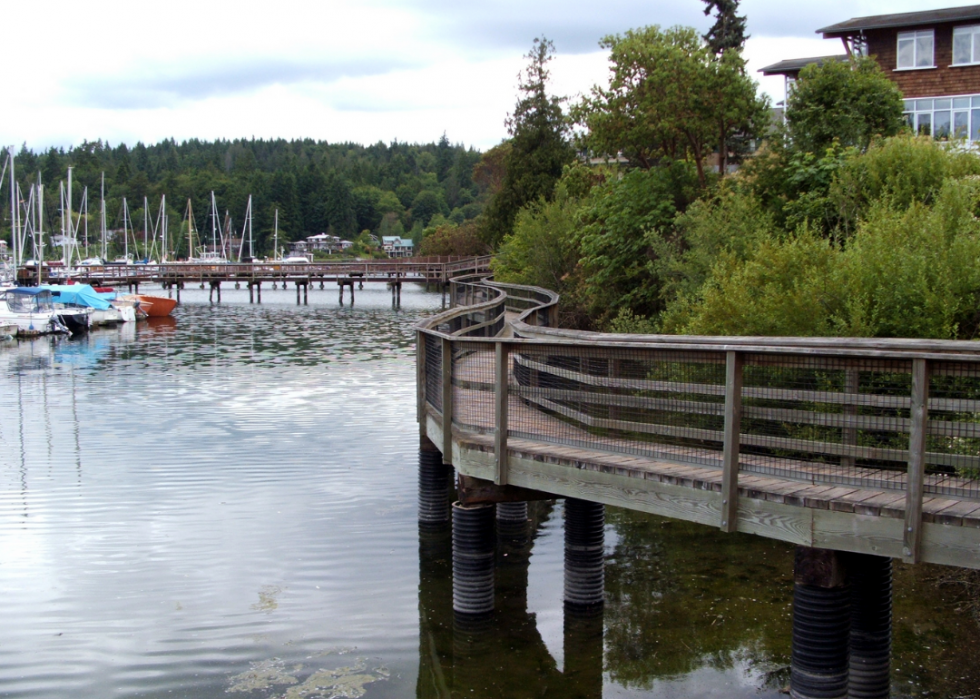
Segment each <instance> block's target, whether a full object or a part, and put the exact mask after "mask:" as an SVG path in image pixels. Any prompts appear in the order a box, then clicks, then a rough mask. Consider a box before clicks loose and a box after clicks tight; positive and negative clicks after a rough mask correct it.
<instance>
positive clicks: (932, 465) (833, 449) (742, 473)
mask: <svg viewBox="0 0 980 699" xmlns="http://www.w3.org/2000/svg"><path fill="white" fill-rule="evenodd" d="M452 301H453V308H452V309H451V310H449V311H447V312H445V313H442V314H439V315H436V316H433V317H431V318H428V319H426V320H424V321H422V322H420V323H419V324H418V325H417V336H418V349H419V352H418V372H419V374H418V376H419V394H418V417H419V421H420V423H421V424H422V426H423V430H425V429H426V425H427V424H428V422H429V418H432V419H434V420H435V422H434V423H433V424H434V425H435V427H436V428H438V430H439V431H440V432H441V434H439V435H438V438H439V439H440V440H441V443H438V442H437V446H439V447H440V448H441V449H442V450H443V454H444V455H450V456H445V458H446V459H447V460H449V459H450V458H452V457H451V455H452V454H453V447H454V443H455V444H456V445H457V447H458V446H459V445H460V444H462V443H467V444H470V445H477V446H478V448H479V449H482V450H483V452H484V453H487V454H492V468H491V470H490V471H489V472H488V474H489V475H490V476H491V477H492V479H493V480H494V481H495V482H496V483H498V484H501V485H505V484H507V483H508V482H509V477H508V459H509V454H510V453H512V452H514V450H515V449H516V448H517V447H516V446H515V445H520V448H521V449H523V450H525V451H527V452H528V453H531V452H533V451H534V450H535V449H537V450H538V451H541V450H544V452H549V450H550V452H551V453H553V454H559V453H561V454H569V453H571V451H570V450H578V452H581V453H583V454H591V455H607V456H604V457H603V458H607V460H608V459H612V460H613V461H615V459H616V458H619V459H623V458H626V457H629V458H628V461H629V460H630V459H631V461H629V463H640V462H643V463H650V464H656V465H657V468H660V469H661V470H663V469H665V468H668V467H671V466H670V465H675V467H678V468H679V467H695V468H696V469H698V470H699V473H700V472H703V473H705V474H707V475H706V476H704V477H705V478H706V480H705V483H707V485H704V486H703V487H704V488H710V489H713V490H714V491H715V492H716V493H717V495H718V502H717V503H715V509H714V510H713V511H714V512H715V515H711V516H716V517H717V519H716V520H715V521H714V523H715V524H716V525H718V526H720V527H721V528H722V529H723V530H726V531H734V530H735V529H737V528H743V529H745V526H747V525H745V524H744V522H741V520H744V519H745V517H746V515H745V513H744V512H740V510H739V502H740V500H743V499H744V497H745V496H744V495H740V492H742V493H744V492H745V491H746V488H748V487H750V486H752V484H754V483H757V482H758V483H761V482H762V481H765V484H764V487H765V488H770V489H772V488H774V487H776V486H779V487H780V488H782V490H781V491H780V492H786V493H789V492H790V491H792V490H793V488H794V487H795V488H796V489H797V490H804V489H809V490H808V491H807V492H808V493H812V494H813V498H809V496H808V497H807V498H804V499H806V500H807V503H809V504H806V505H805V506H806V507H814V508H821V507H822V508H824V509H827V508H829V509H832V510H833V509H837V508H843V509H842V511H846V512H855V513H857V512H868V513H873V514H875V515H878V516H880V517H889V518H891V519H892V520H894V519H896V518H900V519H901V521H902V524H903V526H902V534H901V537H900V541H901V551H900V552H899V553H898V554H897V555H900V556H902V557H903V558H904V559H905V560H907V561H910V562H914V561H917V560H923V555H922V548H923V543H922V541H923V539H922V531H923V528H924V527H923V522H924V521H925V522H929V523H936V522H938V523H946V524H949V523H954V524H955V523H959V524H960V525H961V527H962V525H963V523H964V521H967V520H969V521H970V522H976V518H978V517H980V344H978V343H972V342H957V341H939V340H902V339H896V340H891V339H863V338H841V339H838V338H780V337H771V338H770V337H700V336H657V335H612V334H605V333H592V332H581V331H574V330H567V329H561V328H557V327H555V325H556V323H555V317H556V308H557V302H558V295H557V294H555V293H554V292H551V291H547V290H545V289H540V288H537V287H527V286H520V285H509V284H502V283H498V282H494V281H492V280H490V279H488V278H486V275H482V274H478V275H468V276H467V277H464V278H460V279H454V280H453V282H452ZM504 310H506V312H507V313H511V314H517V315H516V317H512V318H511V320H510V322H509V323H508V324H507V328H506V329H505V328H503V327H502V323H501V320H502V318H503V315H504V313H503V311H504ZM481 444H482V445H483V446H479V445H481ZM474 448H477V447H474ZM617 454H618V455H621V456H620V457H614V456H611V455H617ZM579 458H583V457H579ZM624 463H626V462H624ZM712 473H715V474H717V475H715V476H711V474H712ZM773 484H776V486H774V485H773ZM780 484H782V485H780ZM752 487H754V486H752ZM759 487H760V488H763V486H762V485H760V486H759ZM541 489H544V490H547V487H542V488H541ZM821 489H822V491H821ZM818 491H820V494H822V495H826V496H827V497H826V498H825V499H823V500H820V499H819V498H817V494H818ZM766 497H768V495H767V496H766ZM787 497H788V496H787ZM834 498H840V499H841V500H840V502H838V501H837V500H835V499H834ZM811 500H812V502H811ZM786 501H787V502H788V501H789V500H788V499H787V500H786ZM856 503H857V504H856ZM944 513H945V514H944ZM692 517H694V519H698V517H700V520H698V521H706V517H707V515H705V514H704V513H700V514H698V515H696V516H694V515H692ZM971 518H972V519H971ZM743 525H744V526H743ZM970 526H980V524H971V525H970ZM963 528H964V529H965V527H963ZM746 530H751V527H750V528H749V529H746ZM978 543H980V542H978ZM861 545H863V544H861ZM936 555H940V554H936ZM926 558H927V559H929V560H938V559H936V557H935V556H934V555H933V554H932V553H930V555H929V556H927V557H926ZM971 560H975V561H976V562H975V563H973V562H970V563H964V564H963V565H969V566H970V567H980V554H978V555H977V556H976V557H975V559H971Z"/></svg>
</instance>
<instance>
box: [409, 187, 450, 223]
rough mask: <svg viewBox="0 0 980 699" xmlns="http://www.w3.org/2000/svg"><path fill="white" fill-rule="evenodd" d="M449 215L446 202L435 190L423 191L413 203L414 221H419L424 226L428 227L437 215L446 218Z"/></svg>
mask: <svg viewBox="0 0 980 699" xmlns="http://www.w3.org/2000/svg"><path fill="white" fill-rule="evenodd" d="M448 213H449V207H448V206H447V205H446V200H445V199H443V198H442V196H441V195H440V193H439V192H436V191H434V190H431V189H423V190H422V191H421V192H419V193H418V196H416V197H415V199H414V200H413V201H412V221H418V222H420V223H421V224H422V225H423V226H427V225H428V224H429V221H430V220H431V219H432V217H433V216H435V215H436V214H442V215H443V216H445V215H447V214H448Z"/></svg>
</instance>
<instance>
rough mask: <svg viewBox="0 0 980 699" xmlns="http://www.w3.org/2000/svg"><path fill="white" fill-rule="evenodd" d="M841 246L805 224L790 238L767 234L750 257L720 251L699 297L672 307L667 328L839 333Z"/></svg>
mask: <svg viewBox="0 0 980 699" xmlns="http://www.w3.org/2000/svg"><path fill="white" fill-rule="evenodd" d="M838 255H839V250H838V249H837V248H836V247H835V246H834V245H833V244H832V243H831V242H830V241H828V240H826V239H825V238H822V237H820V236H818V235H815V234H814V233H813V232H811V231H810V230H809V229H808V228H806V227H804V228H803V229H802V230H801V231H800V233H798V234H797V235H794V236H792V237H791V238H789V239H788V240H785V241H784V240H780V239H778V238H775V237H767V238H763V239H762V240H761V241H760V242H759V243H758V244H757V245H756V246H755V247H754V249H753V250H752V251H751V253H750V254H749V256H748V258H747V259H745V260H741V259H739V257H738V256H737V255H736V254H734V253H733V252H729V251H725V252H722V254H721V255H720V256H719V258H718V261H717V262H716V263H715V265H714V268H713V269H712V273H711V276H710V277H709V278H708V280H707V281H706V282H705V284H704V286H703V287H702V288H701V290H700V292H699V297H698V299H697V303H696V304H695V305H694V307H693V308H691V307H690V306H687V307H683V308H676V309H671V310H670V311H668V312H667V314H666V315H665V318H664V321H663V326H664V329H665V331H666V332H669V333H680V334H685V335H776V336H778V335H803V336H807V335H816V336H824V335H833V334H836V333H835V332H833V330H834V326H833V324H832V323H831V321H830V317H831V316H832V315H834V313H835V312H839V310H840V306H841V302H840V299H839V297H838V295H837V293H838V289H837V288H836V287H835V286H834V284H832V283H831V273H832V271H833V270H834V265H835V262H836V260H837V256H838Z"/></svg>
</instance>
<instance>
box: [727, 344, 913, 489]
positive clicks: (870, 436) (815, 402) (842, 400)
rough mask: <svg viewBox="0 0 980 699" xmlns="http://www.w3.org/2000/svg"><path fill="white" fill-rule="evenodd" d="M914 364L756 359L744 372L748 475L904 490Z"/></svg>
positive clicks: (744, 458) (751, 359)
mask: <svg viewBox="0 0 980 699" xmlns="http://www.w3.org/2000/svg"><path fill="white" fill-rule="evenodd" d="M911 368H912V363H911V361H906V360H872V359H867V360H863V359H841V358H834V357H820V356H807V355H803V356H791V355H775V356H774V355H768V356H766V355H755V356H750V357H747V359H746V365H745V367H744V370H743V391H742V423H741V456H740V459H739V461H740V465H741V468H742V470H745V471H749V472H753V473H759V474H766V475H772V476H777V477H781V478H792V479H798V480H802V481H808V482H812V483H820V484H834V485H854V486H863V487H869V488H876V489H880V488H893V489H902V488H904V487H905V482H906V473H907V469H908V447H909V431H910V427H911V421H910V419H909V408H910V404H911V398H910V396H911V389H912V379H911Z"/></svg>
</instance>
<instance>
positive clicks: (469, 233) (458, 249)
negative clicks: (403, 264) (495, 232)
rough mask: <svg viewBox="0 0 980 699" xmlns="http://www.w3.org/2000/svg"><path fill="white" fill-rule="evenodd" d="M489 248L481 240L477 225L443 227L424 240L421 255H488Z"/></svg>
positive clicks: (420, 249)
mask: <svg viewBox="0 0 980 699" xmlns="http://www.w3.org/2000/svg"><path fill="white" fill-rule="evenodd" d="M489 253H490V248H489V246H488V245H487V244H486V243H484V242H483V240H482V239H481V238H480V234H479V229H478V227H477V225H476V224H475V223H472V222H470V223H465V224H463V225H462V226H454V225H443V226H439V227H438V228H436V229H435V230H434V231H433V232H432V233H430V234H428V235H426V236H425V237H424V238H423V239H422V244H421V246H420V247H419V254H420V255H422V256H425V257H427V256H429V255H463V256H471V255H487V254H489Z"/></svg>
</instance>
